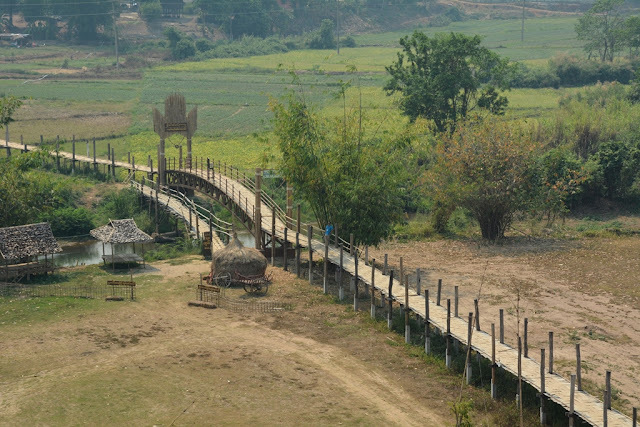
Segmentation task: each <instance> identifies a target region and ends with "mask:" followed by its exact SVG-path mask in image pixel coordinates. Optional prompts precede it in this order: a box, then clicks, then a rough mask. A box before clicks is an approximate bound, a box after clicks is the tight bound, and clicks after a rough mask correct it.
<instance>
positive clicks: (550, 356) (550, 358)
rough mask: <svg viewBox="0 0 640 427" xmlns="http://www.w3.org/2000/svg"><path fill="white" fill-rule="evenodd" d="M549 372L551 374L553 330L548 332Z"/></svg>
mask: <svg viewBox="0 0 640 427" xmlns="http://www.w3.org/2000/svg"><path fill="white" fill-rule="evenodd" d="M549 373H550V374H553V332H551V331H550V332H549Z"/></svg>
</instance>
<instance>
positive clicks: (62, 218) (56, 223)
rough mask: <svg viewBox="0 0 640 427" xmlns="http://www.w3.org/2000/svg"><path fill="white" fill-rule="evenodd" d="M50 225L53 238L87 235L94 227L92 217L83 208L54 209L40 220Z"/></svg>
mask: <svg viewBox="0 0 640 427" xmlns="http://www.w3.org/2000/svg"><path fill="white" fill-rule="evenodd" d="M40 220H41V221H44V222H48V223H49V224H51V230H52V231H53V234H54V235H55V236H59V237H68V236H80V235H85V234H89V231H90V230H91V229H92V228H93V227H94V223H93V215H92V214H91V212H89V211H88V210H87V209H85V208H73V207H65V208H60V209H56V210H54V211H52V212H50V213H48V214H46V215H43V216H42V217H41V218H40Z"/></svg>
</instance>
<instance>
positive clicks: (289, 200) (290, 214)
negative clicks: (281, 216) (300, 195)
mask: <svg viewBox="0 0 640 427" xmlns="http://www.w3.org/2000/svg"><path fill="white" fill-rule="evenodd" d="M286 223H287V224H286V227H287V228H293V225H292V223H293V187H291V185H289V183H287V221H286Z"/></svg>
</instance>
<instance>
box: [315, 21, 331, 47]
mask: <svg viewBox="0 0 640 427" xmlns="http://www.w3.org/2000/svg"><path fill="white" fill-rule="evenodd" d="M334 27H335V25H334V24H333V21H332V20H331V19H323V20H322V24H320V30H318V31H317V32H316V33H315V34H314V36H313V37H312V38H311V40H310V41H309V47H310V48H311V49H334V48H335V47H336V38H335V37H334V36H333V28H334Z"/></svg>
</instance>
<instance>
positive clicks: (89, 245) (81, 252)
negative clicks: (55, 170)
mask: <svg viewBox="0 0 640 427" xmlns="http://www.w3.org/2000/svg"><path fill="white" fill-rule="evenodd" d="M238 240H240V241H241V242H242V244H243V245H245V246H246V247H248V248H252V247H253V245H254V238H253V236H252V235H251V234H250V233H248V232H242V233H238ZM159 244H160V243H145V245H144V250H145V251H149V250H151V249H154V248H155V247H156V245H159ZM141 246H142V245H140V244H139V243H138V244H136V253H137V254H139V255H141V252H142V247H141ZM61 247H62V252H61V253H59V254H54V255H53V262H54V263H55V265H57V266H58V267H75V266H77V265H93V264H101V263H102V242H100V241H97V240H84V241H81V242H61ZM111 250H112V246H111V245H110V244H105V245H104V253H105V254H106V255H111ZM113 250H114V252H113V253H115V254H131V253H133V245H131V244H127V245H113Z"/></svg>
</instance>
